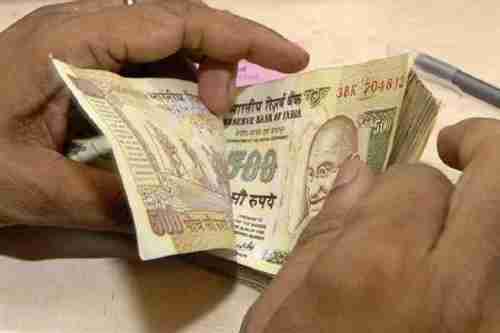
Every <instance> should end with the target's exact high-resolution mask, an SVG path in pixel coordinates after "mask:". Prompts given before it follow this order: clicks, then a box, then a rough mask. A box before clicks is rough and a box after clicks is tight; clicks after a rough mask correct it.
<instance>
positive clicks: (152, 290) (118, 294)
mask: <svg viewBox="0 0 500 333" xmlns="http://www.w3.org/2000/svg"><path fill="white" fill-rule="evenodd" d="M49 2H50V3H54V2H56V1H41V0H31V1H26V0H25V1H19V0H10V1H9V0H2V2H1V3H0V30H2V29H3V28H5V27H7V26H8V25H9V24H11V23H12V22H14V21H15V20H16V19H18V18H20V17H22V16H23V15H25V14H26V13H28V12H29V11H31V10H33V9H34V8H36V7H39V6H41V5H43V4H47V3H49ZM59 2H60V1H59ZM207 2H208V3H209V4H211V5H213V6H215V7H218V8H221V9H228V10H231V11H232V12H235V13H237V14H239V15H242V16H246V17H249V18H252V19H254V20H256V21H259V22H261V23H263V24H266V25H268V26H270V27H272V28H274V29H276V30H278V31H280V32H281V33H283V34H284V35H286V36H288V37H289V38H291V39H292V40H294V41H296V42H298V43H300V44H302V45H303V46H304V47H306V48H307V49H308V50H309V51H310V53H311V55H312V61H311V65H310V68H317V67H324V66H328V65H335V64H341V63H345V62H356V61H360V60H364V59H369V58H373V57H378V56H384V55H386V54H387V47H388V45H392V46H396V47H398V48H411V49H417V50H421V51H425V52H429V53H430V54H432V55H435V56H437V57H440V58H443V59H445V60H447V61H449V62H450V63H452V64H456V65H458V66H460V67H462V68H464V69H465V70H466V71H468V72H470V73H472V74H474V75H477V76H479V77H481V78H483V79H484V80H486V81H489V82H491V83H494V84H496V85H499V86H500V66H498V64H497V62H498V61H499V60H500V57H499V55H500V45H498V43H496V41H498V36H499V35H500V25H498V22H499V21H500V4H499V2H498V0H478V1H472V2H471V1H466V0H453V1H451V0H442V1H432V2H426V3H425V6H423V5H422V2H421V1H393V0H378V1H372V0H356V1H352V0H351V1H347V0H345V1H342V0H288V1H287V0H273V1H269V0H252V1H248V2H247V1H234V0H210V1H207ZM438 94H442V96H444V97H443V99H444V101H445V107H444V109H443V112H441V114H440V116H439V119H438V121H437V126H436V129H435V131H434V133H433V134H432V136H431V140H430V142H429V145H428V147H427V149H426V151H425V153H424V156H423V160H424V161H425V162H427V163H430V164H432V165H435V166H437V167H439V168H440V169H442V170H443V171H444V172H445V173H446V174H448V175H449V176H450V177H451V178H453V179H456V177H457V176H458V175H457V173H455V172H453V171H451V170H449V169H447V168H445V167H444V166H443V165H442V163H441V162H440V161H439V158H438V157H437V153H436V149H435V139H436V134H437V133H438V131H439V129H440V128H441V127H443V126H445V125H447V124H451V123H455V122H456V121H458V120H461V119H464V118H466V117H471V116H489V117H496V118H500V117H499V115H500V113H497V111H496V110H495V109H493V108H492V107H489V106H488V105H486V104H483V103H481V102H479V101H477V100H474V99H471V98H468V97H462V96H460V95H458V94H455V93H453V92H449V91H438ZM0 277H1V283H0V332H18V333H21V332H22V333H27V332H51V333H55V332H67V333H77V332H78V333H79V332H109V333H111V332H120V333H126V332H144V333H157V332H162V333H165V332H190V333H197V332H200V333H201V332H203V333H207V332H213V333H229V332H237V331H238V328H239V325H240V321H241V318H242V317H243V315H244V313H245V312H246V310H247V308H248V307H249V306H250V305H251V303H252V302H253V301H254V300H255V298H256V297H257V296H258V293H257V292H255V291H254V290H252V289H249V288H247V287H245V286H242V285H239V284H237V283H234V282H232V281H230V280H228V279H226V278H224V277H221V276H217V275H214V274H212V273H209V272H206V271H203V270H201V269H199V268H197V267H193V266H190V265H186V264H184V263H181V262H179V261H177V260H175V259H168V260H160V261H156V262H148V263H140V264H131V263H127V262H124V261H120V260H77V261H76V260H58V261H47V262H23V261H17V260H13V259H9V258H4V257H0Z"/></svg>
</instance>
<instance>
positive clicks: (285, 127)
mask: <svg viewBox="0 0 500 333" xmlns="http://www.w3.org/2000/svg"><path fill="white" fill-rule="evenodd" d="M409 62H410V59H409V58H408V56H399V57H393V58H387V59H382V60H375V61H371V62H368V63H364V64H360V65H353V66H345V67H338V68H333V69H326V70H320V71H315V72H311V73H306V74H301V75H297V76H291V77H288V78H286V79H284V80H279V81H275V82H270V83H266V84H260V85H255V86H251V87H245V88H243V89H241V90H240V91H239V95H238V97H237V99H236V103H235V105H234V107H233V109H232V111H231V112H230V113H229V114H228V115H226V116H225V117H224V119H223V123H224V128H225V129H224V132H223V134H222V135H220V133H222V132H218V133H219V135H220V136H223V137H224V138H225V146H224V155H225V156H222V155H221V154H220V153H221V152H222V150H221V149H222V148H221V147H222V145H223V144H224V138H222V137H221V138H219V141H218V142H219V144H220V146H219V149H220V150H217V149H216V147H215V146H214V145H206V146H202V147H201V151H202V152H203V153H201V152H200V153H201V154H204V155H203V156H205V157H206V159H207V161H208V162H209V164H211V165H212V167H213V169H215V170H220V171H221V172H220V173H219V174H218V175H217V174H214V175H213V176H212V177H209V178H210V179H212V183H218V184H222V183H223V182H224V181H228V180H229V183H230V193H229V192H227V193H226V194H227V195H228V197H226V199H227V198H229V200H230V201H231V203H230V204H231V206H232V210H231V209H230V208H229V210H231V212H232V219H233V220H232V225H231V228H232V230H233V232H234V236H235V237H234V240H233V244H232V246H233V247H232V249H233V250H234V251H217V252H215V254H216V255H219V256H222V257H224V258H226V259H229V260H232V261H235V262H237V263H239V264H242V265H245V266H248V267H251V268H254V269H256V270H259V271H262V272H266V273H269V274H276V273H277V272H278V270H279V269H280V267H281V265H282V264H283V263H284V262H285V261H286V258H287V256H288V254H289V253H290V251H291V250H292V249H293V247H294V245H295V243H296V242H297V239H298V237H299V235H300V234H301V232H302V231H303V230H304V228H305V227H306V226H307V225H308V224H309V222H310V221H311V220H312V219H313V218H314V216H316V214H317V213H318V212H319V211H320V210H321V208H322V206H323V203H324V200H325V198H326V196H327V194H328V192H329V191H330V189H331V188H332V186H333V183H334V181H335V178H336V175H337V173H338V170H339V167H340V165H341V164H342V163H343V162H344V161H345V160H346V159H348V158H358V157H359V158H361V159H362V160H363V161H366V162H367V164H368V165H370V166H371V167H372V168H373V169H376V170H382V169H384V168H385V166H386V165H387V162H388V158H389V154H390V152H391V148H392V144H393V140H394V135H395V132H396V129H397V127H398V117H399V112H400V108H401V104H402V100H403V96H404V94H405V88H406V83H407V75H408V71H409ZM79 73H82V72H79ZM89 73H90V72H89ZM92 73H94V72H92ZM94 75H98V76H101V75H102V74H101V73H100V72H99V73H97V72H95V73H94ZM106 75H110V74H106ZM113 78H114V79H116V80H118V78H117V77H116V76H113ZM121 80H123V81H124V82H125V81H126V79H123V78H122V79H119V81H121ZM133 82H135V83H134V85H135V87H136V90H137V91H139V92H141V93H144V94H146V95H147V96H148V102H151V103H152V104H154V105H155V107H158V108H160V109H164V108H167V109H170V108H172V109H176V110H178V109H182V110H184V111H182V112H180V113H186V114H189V113H190V112H192V110H191V108H193V105H189V104H186V103H184V101H183V100H182V98H181V96H186V95H185V94H184V95H182V93H181V94H179V93H178V92H180V91H190V92H191V93H192V94H194V93H195V87H194V86H192V85H191V84H189V83H186V82H182V81H176V80H162V79H140V80H139V79H137V80H136V81H133ZM139 82H140V83H139ZM191 97H192V98H195V96H191ZM141 100H142V99H141ZM116 103H118V102H117V101H115V100H113V99H109V98H108V104H111V105H113V104H116ZM143 107H145V106H143ZM147 107H150V106H147ZM197 107H198V108H199V107H200V106H199V105H198V106H197ZM139 108H140V106H139ZM85 109H86V108H85ZM177 121H178V119H176V118H175V119H174V118H173V121H172V120H171V121H168V122H163V123H161V122H154V121H153V123H155V124H156V125H157V126H156V128H155V129H151V126H150V125H146V126H145V128H149V130H145V132H148V131H149V132H151V131H152V132H155V133H157V132H158V131H161V130H164V131H166V130H168V131H171V130H172V129H174V128H176V127H178V126H179V125H178V123H177ZM203 121H204V120H203ZM146 122H147V121H146ZM214 122H217V120H214ZM149 123H151V121H149ZM201 123H202V122H201ZM219 124H220V123H219ZM190 126H194V127H196V124H191V125H190ZM198 127H201V128H203V127H206V126H205V125H199V124H198ZM212 127H213V128H215V127H216V126H215V125H213V126H212ZM103 132H104V131H103ZM104 134H106V133H104ZM176 135H177V134H176ZM106 137H108V135H106ZM156 137H161V135H159V134H156ZM191 139H192V138H191ZM164 141H165V140H164ZM202 141H203V140H202ZM187 142H190V141H185V143H187ZM87 144H88V142H87ZM109 144H110V145H111V146H113V144H112V142H110V143H109ZM115 145H116V147H115V146H113V152H114V153H116V152H115V151H116V150H117V149H118V148H119V147H120V145H123V143H121V142H117V143H116V144H115ZM155 145H156V143H155V142H154V140H153V141H151V142H149V141H148V142H145V143H144V145H143V148H142V149H143V150H145V151H147V150H148V149H149V150H154V149H153V147H155ZM184 145H185V144H184ZM166 146H169V145H168V144H167V145H166ZM148 147H149V148H148ZM101 149H102V147H101ZM185 150H186V151H188V150H187V149H185ZM217 151H218V154H216V152H217ZM151 154H153V155H154V152H153V153H151ZM167 155H168V154H167ZM172 156H173V160H174V162H171V164H172V163H173V164H174V165H175V164H176V162H175V160H176V157H175V154H173V155H172ZM84 157H85V156H83V155H78V154H77V155H75V156H74V158H76V159H79V158H84ZM158 158H159V157H158ZM159 159H161V158H159ZM226 163H227V164H226ZM124 168H125V169H126V166H125V167H124ZM160 169H161V168H160ZM174 169H175V168H174ZM120 172H122V171H121V169H120ZM180 172H181V173H186V174H187V173H194V174H200V173H199V171H197V170H196V169H193V168H191V169H189V170H187V169H186V170H184V169H182V168H181V169H180ZM125 173H126V172H125ZM122 177H123V176H122ZM202 178H203V177H202ZM214 179H215V181H213V180H214ZM132 199H133V198H132ZM129 200H131V198H129ZM134 200H139V201H140V199H133V200H131V201H134ZM192 200H193V202H196V201H197V200H200V201H203V198H202V197H197V196H194V197H193V198H192ZM226 202H227V201H226ZM131 206H132V205H131ZM226 208H227V206H226ZM150 218H151V217H150ZM149 223H150V224H151V222H149ZM146 224H147V223H146ZM138 237H139V244H141V243H151V244H153V243H154V242H152V241H151V239H154V237H153V236H152V235H151V234H139V235H138ZM141 237H142V238H141ZM147 237H149V238H147ZM227 248H230V246H228V247H227ZM151 251H153V250H151ZM161 252H162V249H158V250H157V252H155V253H158V254H159V253H161ZM163 252H164V250H163Z"/></svg>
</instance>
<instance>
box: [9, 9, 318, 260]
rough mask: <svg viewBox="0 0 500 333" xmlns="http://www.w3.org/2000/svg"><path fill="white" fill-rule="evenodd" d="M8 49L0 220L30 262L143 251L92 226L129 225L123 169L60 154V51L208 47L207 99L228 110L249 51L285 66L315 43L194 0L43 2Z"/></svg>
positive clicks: (124, 60) (108, 58)
mask: <svg viewBox="0 0 500 333" xmlns="http://www.w3.org/2000/svg"><path fill="white" fill-rule="evenodd" d="M0 50H2V57H0V72H1V73H2V77H1V78H0V93H1V94H2V98H1V99H0V170H1V173H0V227H2V226H9V227H6V228H0V254H1V253H3V254H7V255H12V256H16V257H22V258H27V259H40V258H46V257H68V256H71V257H73V256H82V257H87V256H90V257H97V256H127V257H135V256H137V254H136V252H137V251H136V249H135V244H134V242H133V241H132V240H131V239H129V237H127V236H123V235H122V236H120V235H115V234H109V233H99V234H97V233H94V232H91V231H118V230H124V229H126V228H127V227H128V226H127V225H125V226H123V225H121V224H120V221H122V218H121V217H120V216H121V215H123V214H120V212H123V211H124V210H125V209H126V208H125V205H124V196H123V194H122V188H121V183H120V179H119V178H118V177H117V176H116V175H113V174H111V173H109V172H107V171H104V170H99V169H95V168H92V167H90V166H87V165H84V164H81V163H76V162H73V161H70V160H68V159H66V158H65V157H64V156H63V155H62V154H61V152H62V148H63V145H64V143H65V141H66V136H67V125H68V114H69V102H70V96H69V93H68V91H67V90H66V89H65V88H64V86H63V84H62V82H61V80H59V79H58V78H57V76H56V74H55V71H54V70H53V69H52V67H51V63H50V59H49V55H50V54H52V55H53V56H54V57H55V58H57V59H61V60H63V61H66V62H68V63H70V64H72V65H76V66H80V67H84V68H94V69H103V70H110V71H114V72H120V71H123V70H126V68H127V66H128V65H129V64H145V63H154V62H161V63H163V66H164V67H163V68H164V69H166V70H168V69H169V67H168V66H167V64H168V63H169V59H170V57H171V56H175V57H176V58H177V59H179V54H178V52H179V51H181V50H182V51H188V53H189V52H191V53H201V54H203V55H204V56H206V58H204V61H203V62H202V63H201V64H200V69H199V72H198V73H197V74H198V82H199V90H200V96H201V98H202V99H203V101H204V102H205V103H206V104H207V106H208V107H209V109H210V110H212V111H213V112H224V111H226V110H228V109H229V107H230V105H231V94H232V93H231V91H234V76H235V73H234V70H235V67H236V64H237V63H238V61H239V60H241V59H243V58H246V59H248V60H249V61H252V62H255V63H258V64H260V65H262V66H266V67H269V68H273V69H276V70H280V71H284V72H293V71H298V70H300V69H302V68H304V67H305V66H306V65H307V62H308V56H307V53H305V51H303V50H301V49H300V48H299V47H297V46H295V45H293V44H292V43H290V42H288V41H287V40H286V39H284V38H283V37H281V36H279V35H278V34H276V33H275V32H273V31H272V30H270V29H267V28H265V27H263V26H261V25H259V24H257V23H255V22H251V21H249V20H246V19H244V18H241V17H238V16H236V15H233V14H231V13H228V12H224V11H219V10H216V9H213V8H210V7H209V6H206V5H204V4H203V3H202V2H201V1H195V0H192V1H188V0H139V1H138V3H137V4H136V5H133V6H125V5H124V3H123V0H87V1H75V2H70V3H65V4H59V5H52V6H47V7H43V8H40V9H38V10H36V11H34V12H33V13H31V14H29V15H28V16H26V17H25V18H23V19H22V20H20V21H18V22H17V23H15V24H14V25H12V26H11V27H10V28H8V29H7V30H6V31H4V32H2V33H1V34H0ZM176 69H179V68H178V67H177V68H176ZM181 69H182V68H181ZM168 74H171V72H170V71H169V70H168ZM122 222H123V221H122ZM12 226H18V227H12ZM26 226H29V227H26ZM48 227H51V228H48ZM54 227H57V228H60V227H64V228H65V229H54ZM68 228H71V229H85V231H77V230H71V231H68V230H67V229H68ZM89 230H90V231H89Z"/></svg>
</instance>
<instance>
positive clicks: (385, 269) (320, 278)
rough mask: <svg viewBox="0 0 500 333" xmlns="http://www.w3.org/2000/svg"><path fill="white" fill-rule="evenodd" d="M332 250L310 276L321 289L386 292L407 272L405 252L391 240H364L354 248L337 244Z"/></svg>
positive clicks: (359, 293) (319, 261)
mask: <svg viewBox="0 0 500 333" xmlns="http://www.w3.org/2000/svg"><path fill="white" fill-rule="evenodd" d="M359 244H361V243H359ZM329 254H330V255H325V254H323V255H322V257H321V258H320V259H319V260H318V262H317V263H316V264H315V265H314V266H313V267H312V269H311V270H310V272H309V275H308V277H307V279H308V283H310V284H311V285H312V286H314V287H315V288H317V289H318V290H323V291H324V290H329V289H333V290H336V291H337V292H338V293H342V294H344V295H345V294H348V295H351V296H353V295H360V296H361V295H364V296H367V295H373V294H374V293H377V294H384V293H385V292H388V291H389V289H390V288H391V286H393V285H394V284H393V283H394V282H395V281H399V280H400V279H401V278H402V277H403V274H404V268H405V265H404V261H405V259H404V253H403V251H402V249H401V247H400V245H399V244H395V243H392V242H374V241H367V240H365V241H364V243H363V245H360V246H356V247H355V248H354V247H352V246H349V247H348V248H347V247H343V246H339V247H336V249H335V253H333V254H332V253H329ZM333 263H334V265H332V264H333ZM325 288H328V289H325Z"/></svg>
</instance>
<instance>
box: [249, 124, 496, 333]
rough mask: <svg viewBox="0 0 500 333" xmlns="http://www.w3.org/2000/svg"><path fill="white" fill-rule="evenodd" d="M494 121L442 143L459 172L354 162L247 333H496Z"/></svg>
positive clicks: (451, 133) (453, 131)
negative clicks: (375, 167) (376, 170)
mask: <svg viewBox="0 0 500 333" xmlns="http://www.w3.org/2000/svg"><path fill="white" fill-rule="evenodd" d="M499 142H500V121H498V120H487V119H469V120H466V121H463V122H461V123H459V124H457V125H455V126H451V127H449V128H446V129H444V130H442V131H441V133H440V137H439V142H438V148H439V153H440V156H441V158H442V159H443V161H444V162H445V163H447V164H448V165H449V166H451V167H453V168H456V169H459V170H462V171H463V176H462V177H461V179H460V181H459V182H458V183H457V184H456V185H454V184H452V183H451V182H450V181H449V180H448V179H447V178H446V177H445V176H444V175H443V174H442V173H441V172H440V171H438V170H437V169H434V168H432V167H430V166H426V165H422V164H416V165H396V166H394V167H392V168H390V169H389V170H388V171H387V172H385V173H383V174H380V175H374V174H373V173H372V172H371V171H370V170H369V169H368V167H367V166H366V165H364V164H363V163H362V162H360V161H357V160H350V161H348V162H346V163H345V164H344V166H343V167H342V168H341V170H340V173H339V176H338V177H337V179H336V182H335V186H334V189H333V190H332V192H331V194H330V196H329V197H328V199H327V201H326V203H325V206H324V208H323V210H322V211H321V213H320V214H319V215H318V216H317V218H316V219H315V220H313V221H312V222H311V224H310V225H309V226H308V228H307V229H306V231H305V232H304V234H303V235H302V239H301V240H300V241H299V244H298V245H297V247H296V249H295V250H294V252H293V254H292V255H291V256H290V258H289V260H288V262H287V263H286V265H285V266H284V267H283V269H282V270H281V271H280V273H279V274H278V276H277V277H276V279H275V280H274V281H273V282H272V284H271V285H270V286H269V288H268V289H267V290H266V291H265V292H264V293H263V294H262V295H261V298H260V299H259V300H258V301H257V303H255V305H254V306H253V308H252V309H251V310H250V312H249V314H248V315H247V320H246V328H245V327H244V328H243V329H242V332H244V333H271V332H272V333H281V332H283V333H285V332H286V333H299V332H351V333H365V332H371V333H411V332H414V333H424V332H429V333H431V332H432V333H438V332H439V333H440V332H443V333H444V332H446V333H493V332H500V320H499V318H500V260H499V259H500V173H499V172H498V168H499V166H500V148H499Z"/></svg>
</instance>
